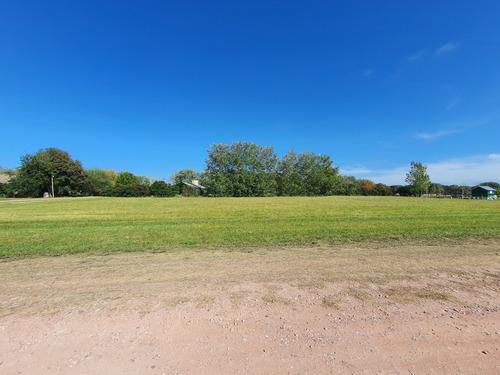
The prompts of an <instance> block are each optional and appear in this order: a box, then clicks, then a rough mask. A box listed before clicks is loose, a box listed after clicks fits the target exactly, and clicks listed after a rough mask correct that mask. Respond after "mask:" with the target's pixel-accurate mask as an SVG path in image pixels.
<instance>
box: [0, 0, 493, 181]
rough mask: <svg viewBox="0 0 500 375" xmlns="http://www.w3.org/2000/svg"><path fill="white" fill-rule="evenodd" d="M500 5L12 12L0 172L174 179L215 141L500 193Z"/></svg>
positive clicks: (104, 7)
mask: <svg viewBox="0 0 500 375" xmlns="http://www.w3.org/2000/svg"><path fill="white" fill-rule="evenodd" d="M499 14H500V2H499V1H496V0H491V1H456V0H455V1H437V2H417V1H414V2H409V1H358V2H354V1H332V2H324V1H301V2H299V1H287V2H283V1H277V2H272V1H262V2H259V1H251V2H238V1H236V2H234V1H228V2H219V1H210V2H206V1H203V2H202V1H200V2H192V1H185V0H184V1H178V2H175V1H108V2H102V1H90V0H86V1H50V2H40V1H22V0H16V1H10V2H8V1H4V2H1V3H0V134H1V135H2V142H1V147H0V165H1V166H6V167H14V166H16V165H18V161H19V157H20V155H22V154H23V153H31V152H35V151H37V150H38V149H41V148H44V147H48V146H55V147H59V148H62V149H65V150H67V151H69V152H70V153H71V154H72V155H73V156H74V157H76V158H78V159H79V160H81V161H82V163H83V164H84V166H86V167H100V168H113V169H116V170H130V171H132V172H134V173H137V174H141V175H146V176H150V177H155V178H168V177H169V176H170V175H171V174H172V173H173V172H174V171H176V170H178V169H182V168H194V169H198V170H201V169H202V168H203V167H204V159H205V156H206V149H207V148H208V147H209V146H210V145H211V144H213V143H229V142H233V141H237V140H241V141H250V142H256V143H259V144H262V145H272V146H274V148H275V150H276V152H277V153H278V154H279V155H281V154H283V153H284V152H286V151H287V150H290V149H294V150H296V151H299V152H300V151H314V152H318V153H324V154H328V155H330V156H331V157H332V159H333V160H334V163H335V165H337V166H340V168H341V170H342V171H343V172H344V173H348V174H353V175H356V176H358V177H370V178H373V179H375V180H377V181H382V182H386V183H389V184H393V183H398V182H402V176H403V175H404V171H405V169H406V168H407V166H408V164H409V162H410V161H412V160H418V161H423V162H425V163H427V164H428V165H429V171H430V174H431V178H432V179H433V180H434V181H437V182H443V183H471V184H474V183H477V182H480V181H482V180H485V179H486V180H491V179H493V180H495V179H496V180H500V22H498V16H499Z"/></svg>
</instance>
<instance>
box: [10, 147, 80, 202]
mask: <svg viewBox="0 0 500 375" xmlns="http://www.w3.org/2000/svg"><path fill="white" fill-rule="evenodd" d="M52 178H53V182H54V193H55V195H56V196H75V195H81V194H84V192H85V187H86V176H85V173H84V171H83V168H82V165H81V164H80V162H79V161H78V160H73V159H72V158H71V157H70V155H69V154H68V153H67V152H65V151H62V150H59V149H57V148H47V149H44V150H40V151H38V152H37V153H35V154H33V155H30V154H27V155H24V156H23V157H22V158H21V166H20V168H19V170H18V173H17V174H16V176H15V178H14V179H13V181H12V184H13V187H14V190H15V191H16V192H17V195H18V196H27V197H40V196H42V195H43V193H44V192H52Z"/></svg>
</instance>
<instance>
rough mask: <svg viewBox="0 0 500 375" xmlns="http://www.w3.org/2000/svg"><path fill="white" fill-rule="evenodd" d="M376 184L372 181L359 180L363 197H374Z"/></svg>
mask: <svg viewBox="0 0 500 375" xmlns="http://www.w3.org/2000/svg"><path fill="white" fill-rule="evenodd" d="M374 189H375V183H374V182H373V181H370V180H366V179H364V180H359V190H360V191H361V194H363V195H374Z"/></svg>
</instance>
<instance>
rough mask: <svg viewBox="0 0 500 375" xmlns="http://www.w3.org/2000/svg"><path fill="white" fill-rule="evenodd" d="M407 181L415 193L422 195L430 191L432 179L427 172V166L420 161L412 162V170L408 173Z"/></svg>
mask: <svg viewBox="0 0 500 375" xmlns="http://www.w3.org/2000/svg"><path fill="white" fill-rule="evenodd" d="M406 183H407V184H408V185H409V186H410V190H411V191H412V193H413V194H415V195H418V196H422V194H425V193H427V192H428V191H429V186H430V183H431V180H430V178H429V175H428V174H427V167H426V166H425V165H424V164H422V163H418V162H414V161H412V162H411V165H410V171H409V172H408V173H407V174H406Z"/></svg>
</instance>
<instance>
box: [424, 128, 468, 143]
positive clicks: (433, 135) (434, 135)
mask: <svg viewBox="0 0 500 375" xmlns="http://www.w3.org/2000/svg"><path fill="white" fill-rule="evenodd" d="M461 131H462V130H460V129H450V130H439V131H436V132H422V133H417V134H415V138H417V139H422V140H424V141H434V140H436V139H439V138H443V137H446V136H448V135H452V134H457V133H460V132H461Z"/></svg>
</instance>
